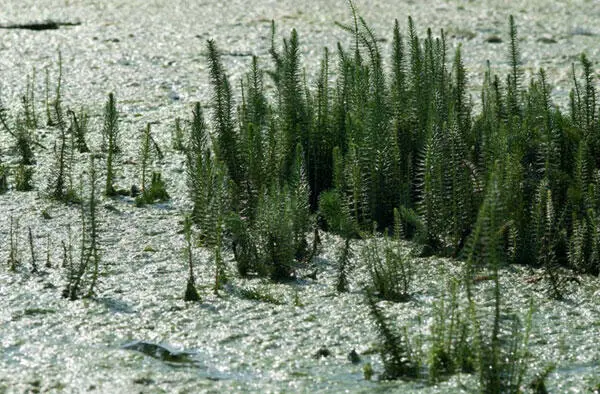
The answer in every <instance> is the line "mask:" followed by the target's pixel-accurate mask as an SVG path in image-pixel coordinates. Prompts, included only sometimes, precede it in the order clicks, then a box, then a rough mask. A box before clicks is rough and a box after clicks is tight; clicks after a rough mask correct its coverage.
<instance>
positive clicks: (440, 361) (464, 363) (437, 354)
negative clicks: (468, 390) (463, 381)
mask: <svg viewBox="0 0 600 394" xmlns="http://www.w3.org/2000/svg"><path fill="white" fill-rule="evenodd" d="M458 291H459V283H458V282H457V281H456V280H452V281H451V284H450V291H449V296H450V297H449V299H447V298H445V297H442V298H441V299H440V300H439V301H437V302H436V303H435V304H434V321H433V324H432V325H431V328H430V330H431V338H432V344H431V347H430V349H429V357H428V363H427V365H428V367H429V369H428V372H429V374H428V375H429V380H430V381H432V382H436V381H438V380H440V379H441V378H442V377H444V376H447V375H451V374H454V373H456V372H459V371H460V372H466V373H471V372H473V371H474V370H475V363H476V360H475V357H474V354H473V351H472V345H473V338H472V336H473V332H472V327H471V322H470V319H469V313H468V310H464V309H462V308H461V306H460V303H459V294H458Z"/></svg>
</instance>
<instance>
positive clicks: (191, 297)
mask: <svg viewBox="0 0 600 394" xmlns="http://www.w3.org/2000/svg"><path fill="white" fill-rule="evenodd" d="M183 226H184V232H185V243H186V248H185V249H186V250H185V253H186V257H187V263H188V280H187V285H186V288H185V294H184V296H183V299H184V300H185V301H200V300H201V298H200V295H199V294H198V290H196V279H195V277H194V264H193V259H192V221H191V219H190V217H189V216H186V217H185V220H184V225H183Z"/></svg>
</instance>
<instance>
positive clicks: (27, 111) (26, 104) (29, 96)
mask: <svg viewBox="0 0 600 394" xmlns="http://www.w3.org/2000/svg"><path fill="white" fill-rule="evenodd" d="M35 84H36V78H35V68H34V69H33V75H32V76H29V75H27V81H26V84H25V86H26V90H25V94H24V95H23V96H22V97H21V102H22V105H23V116H24V118H25V125H26V126H27V128H29V129H30V130H35V129H37V127H38V119H37V113H36V110H35Z"/></svg>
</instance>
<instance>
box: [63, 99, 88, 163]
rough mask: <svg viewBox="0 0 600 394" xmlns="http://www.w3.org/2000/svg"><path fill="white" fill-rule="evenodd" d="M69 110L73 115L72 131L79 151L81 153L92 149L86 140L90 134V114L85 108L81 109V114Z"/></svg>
mask: <svg viewBox="0 0 600 394" xmlns="http://www.w3.org/2000/svg"><path fill="white" fill-rule="evenodd" d="M67 112H68V114H69V115H70V116H71V126H70V132H71V134H72V138H73V139H74V141H75V145H76V146H77V151H78V152H79V153H87V152H89V151H90V149H89V148H88V145H87V142H86V141H85V137H86V135H87V134H88V122H89V114H88V113H87V112H86V111H85V110H84V109H83V108H81V110H80V111H79V115H78V114H76V113H75V112H74V111H72V110H68V111H67Z"/></svg>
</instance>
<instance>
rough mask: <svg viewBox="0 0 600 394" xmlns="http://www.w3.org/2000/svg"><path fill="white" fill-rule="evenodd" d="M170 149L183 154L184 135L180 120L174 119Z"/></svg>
mask: <svg viewBox="0 0 600 394" xmlns="http://www.w3.org/2000/svg"><path fill="white" fill-rule="evenodd" d="M171 147H172V148H173V149H174V150H176V151H178V152H185V151H186V147H185V133H184V128H183V125H182V124H181V118H175V124H174V125H173V131H172V135H171Z"/></svg>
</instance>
